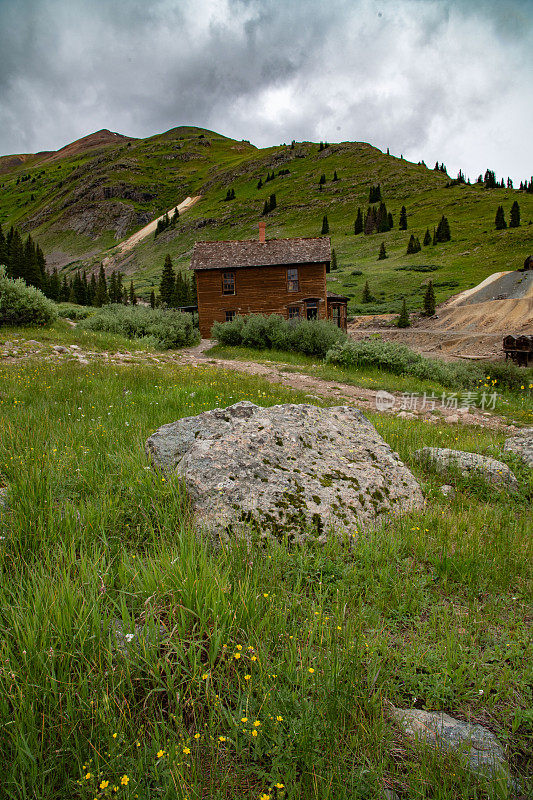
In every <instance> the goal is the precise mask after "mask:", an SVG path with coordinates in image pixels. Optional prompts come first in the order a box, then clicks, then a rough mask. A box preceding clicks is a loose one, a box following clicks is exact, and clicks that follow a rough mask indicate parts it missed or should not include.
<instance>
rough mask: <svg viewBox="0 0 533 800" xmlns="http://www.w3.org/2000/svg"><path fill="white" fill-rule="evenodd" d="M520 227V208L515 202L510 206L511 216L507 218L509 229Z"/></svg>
mask: <svg viewBox="0 0 533 800" xmlns="http://www.w3.org/2000/svg"><path fill="white" fill-rule="evenodd" d="M519 226H520V206H519V205H518V203H517V201H516V200H515V201H514V203H513V205H512V206H511V214H510V216H509V227H510V228H518V227H519Z"/></svg>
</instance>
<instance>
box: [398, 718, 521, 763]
mask: <svg viewBox="0 0 533 800" xmlns="http://www.w3.org/2000/svg"><path fill="white" fill-rule="evenodd" d="M391 715H392V717H393V719H394V720H395V721H396V722H397V723H398V724H399V726H400V727H401V728H402V730H403V731H404V733H405V734H406V735H407V736H408V737H409V738H411V739H415V740H418V741H420V742H423V743H424V744H428V745H431V746H432V747H435V748H439V749H443V750H454V751H456V752H457V753H459V754H461V755H462V756H463V758H464V759H465V762H466V765H467V766H468V767H469V768H470V769H471V770H473V771H475V772H484V773H486V774H489V775H502V774H504V775H506V776H507V775H508V767H507V762H506V760H505V753H504V750H503V747H502V745H501V744H500V742H499V740H498V739H497V738H496V736H494V734H493V733H491V732H490V731H489V730H487V729H486V728H484V727H483V726H482V725H472V724H470V723H468V722H461V720H458V719H455V718H454V717H450V716H448V714H440V713H436V712H432V711H423V710H421V709H416V708H393V709H392V711H391Z"/></svg>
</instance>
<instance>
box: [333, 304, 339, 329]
mask: <svg viewBox="0 0 533 800" xmlns="http://www.w3.org/2000/svg"><path fill="white" fill-rule="evenodd" d="M331 321H332V322H333V324H334V325H338V326H339V328H340V326H341V309H340V306H332V308H331Z"/></svg>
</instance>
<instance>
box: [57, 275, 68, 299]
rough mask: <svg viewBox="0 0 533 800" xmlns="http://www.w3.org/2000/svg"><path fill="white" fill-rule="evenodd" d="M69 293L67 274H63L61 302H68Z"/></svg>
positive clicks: (60, 291) (60, 293)
mask: <svg viewBox="0 0 533 800" xmlns="http://www.w3.org/2000/svg"><path fill="white" fill-rule="evenodd" d="M69 295H70V286H69V283H68V280H67V276H66V275H63V280H62V281H61V288H60V290H59V302H60V303H68V298H69Z"/></svg>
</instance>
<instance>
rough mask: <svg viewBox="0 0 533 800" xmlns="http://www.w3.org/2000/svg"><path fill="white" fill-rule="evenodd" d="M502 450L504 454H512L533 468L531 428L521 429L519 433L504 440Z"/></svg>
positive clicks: (532, 430)
mask: <svg viewBox="0 0 533 800" xmlns="http://www.w3.org/2000/svg"><path fill="white" fill-rule="evenodd" d="M503 449H504V450H505V452H506V453H514V454H515V455H517V456H520V458H521V459H522V460H523V461H525V462H526V464H527V465H528V466H530V467H533V428H522V430H521V431H519V432H518V433H516V434H514V436H511V437H509V439H506V440H505V444H504V446H503Z"/></svg>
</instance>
